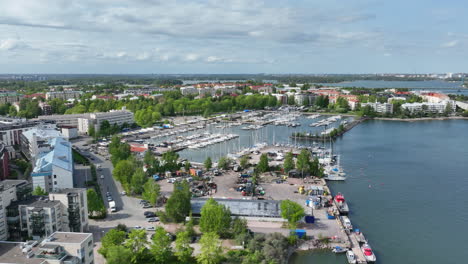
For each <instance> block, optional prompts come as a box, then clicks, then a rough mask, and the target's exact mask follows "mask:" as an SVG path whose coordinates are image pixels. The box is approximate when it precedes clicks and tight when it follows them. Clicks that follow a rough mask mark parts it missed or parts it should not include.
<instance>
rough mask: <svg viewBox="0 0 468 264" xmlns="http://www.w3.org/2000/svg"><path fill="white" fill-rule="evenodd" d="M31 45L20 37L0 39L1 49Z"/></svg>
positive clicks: (13, 48) (6, 49)
mask: <svg viewBox="0 0 468 264" xmlns="http://www.w3.org/2000/svg"><path fill="white" fill-rule="evenodd" d="M27 47H29V46H28V45H27V44H26V43H24V42H23V41H21V40H19V39H13V38H8V39H5V40H1V41H0V51H2V50H3V51H12V50H17V49H22V48H27Z"/></svg>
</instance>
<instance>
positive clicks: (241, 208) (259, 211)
mask: <svg viewBox="0 0 468 264" xmlns="http://www.w3.org/2000/svg"><path fill="white" fill-rule="evenodd" d="M207 200H208V199H206V198H195V199H191V200H190V203H191V206H192V213H193V215H200V213H201V208H202V207H203V205H205V202H206V201H207ZM215 201H216V202H218V203H219V204H222V205H224V206H226V207H227V208H229V210H230V211H231V215H232V216H241V217H274V218H278V217H281V208H280V203H281V201H275V200H243V199H215Z"/></svg>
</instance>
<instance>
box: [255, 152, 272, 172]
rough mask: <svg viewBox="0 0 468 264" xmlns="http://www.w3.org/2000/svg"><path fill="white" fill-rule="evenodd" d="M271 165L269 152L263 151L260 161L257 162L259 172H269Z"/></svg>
mask: <svg viewBox="0 0 468 264" xmlns="http://www.w3.org/2000/svg"><path fill="white" fill-rule="evenodd" d="M269 168H270V167H269V165H268V156H267V154H265V153H263V154H262V155H260V161H259V162H258V164H257V167H256V169H257V172H259V173H264V172H267V171H268V170H269Z"/></svg>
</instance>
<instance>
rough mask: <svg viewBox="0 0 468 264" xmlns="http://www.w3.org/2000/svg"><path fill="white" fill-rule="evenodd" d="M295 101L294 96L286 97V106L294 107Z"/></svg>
mask: <svg viewBox="0 0 468 264" xmlns="http://www.w3.org/2000/svg"><path fill="white" fill-rule="evenodd" d="M295 104H296V100H295V99H294V95H290V96H288V105H295Z"/></svg>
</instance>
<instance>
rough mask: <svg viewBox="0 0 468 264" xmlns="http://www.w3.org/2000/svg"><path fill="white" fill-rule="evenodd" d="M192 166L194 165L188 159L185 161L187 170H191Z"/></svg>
mask: <svg viewBox="0 0 468 264" xmlns="http://www.w3.org/2000/svg"><path fill="white" fill-rule="evenodd" d="M190 167H192V164H190V162H189V161H188V160H186V161H185V163H184V168H185V171H189V170H190Z"/></svg>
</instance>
